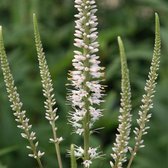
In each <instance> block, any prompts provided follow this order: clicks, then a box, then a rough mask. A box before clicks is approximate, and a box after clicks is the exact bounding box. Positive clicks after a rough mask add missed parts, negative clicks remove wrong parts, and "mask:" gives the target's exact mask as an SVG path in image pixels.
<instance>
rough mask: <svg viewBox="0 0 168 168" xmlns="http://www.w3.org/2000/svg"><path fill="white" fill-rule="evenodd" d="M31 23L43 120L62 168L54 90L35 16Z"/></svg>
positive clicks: (60, 138)
mask: <svg viewBox="0 0 168 168" xmlns="http://www.w3.org/2000/svg"><path fill="white" fill-rule="evenodd" d="M33 23H34V36H35V43H36V50H37V55H38V61H39V68H40V75H41V79H42V87H43V95H44V96H45V98H46V100H45V102H44V104H45V109H46V113H45V115H46V116H45V118H46V119H47V120H48V121H49V123H50V125H51V128H52V133H53V138H50V142H51V143H54V145H55V150H56V154H57V159H58V165H59V168H62V160H61V154H60V147H59V143H60V142H61V141H62V140H63V138H62V137H59V138H58V137H57V127H56V125H55V121H56V120H57V119H58V116H57V115H56V111H57V108H54V106H55V104H56V101H55V98H54V94H53V90H54V89H53V85H52V79H51V75H50V72H49V68H48V65H47V61H46V59H45V54H44V52H43V47H42V43H41V39H40V34H39V30H38V25H37V19H36V16H35V14H34V15H33Z"/></svg>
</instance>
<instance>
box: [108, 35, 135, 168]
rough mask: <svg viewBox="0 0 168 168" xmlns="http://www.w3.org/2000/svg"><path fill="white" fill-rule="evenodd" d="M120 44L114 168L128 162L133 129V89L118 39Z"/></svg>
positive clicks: (121, 44)
mask: <svg viewBox="0 0 168 168" xmlns="http://www.w3.org/2000/svg"><path fill="white" fill-rule="evenodd" d="M118 44H119V49H120V57H121V74H122V80H121V107H120V116H119V118H118V120H119V122H120V123H119V126H118V129H117V130H118V132H119V133H118V134H117V135H116V142H115V143H114V147H113V148H112V149H113V152H114V153H112V154H111V156H112V157H113V159H114V163H113V162H110V165H111V167H112V168H122V164H123V163H124V162H125V161H126V153H127V151H128V141H129V139H130V136H129V135H130V127H131V118H132V115H131V114H130V111H131V88H130V81H129V70H128V67H127V60H126V55H125V50H124V45H123V42H122V40H121V38H120V37H118Z"/></svg>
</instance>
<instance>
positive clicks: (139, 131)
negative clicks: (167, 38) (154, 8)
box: [127, 13, 161, 168]
mask: <svg viewBox="0 0 168 168" xmlns="http://www.w3.org/2000/svg"><path fill="white" fill-rule="evenodd" d="M160 48H161V39H160V23H159V16H158V14H157V13H155V45H154V52H153V58H152V63H151V67H150V72H149V75H148V80H147V81H146V85H145V94H144V95H143V97H142V105H141V106H140V109H141V110H140V111H139V119H137V123H138V127H136V128H135V129H134V133H135V146H134V149H133V151H132V153H131V158H130V160H129V163H128V166H127V168H130V167H131V164H132V161H133V159H134V157H135V155H136V153H137V150H138V149H139V148H142V147H144V144H143V142H144V141H143V140H142V136H143V135H145V134H147V130H148V129H149V127H148V126H146V124H147V123H148V122H149V120H150V118H151V113H149V110H150V109H151V108H153V101H152V100H153V97H154V93H155V87H156V80H157V77H158V72H157V71H158V69H159V63H160Z"/></svg>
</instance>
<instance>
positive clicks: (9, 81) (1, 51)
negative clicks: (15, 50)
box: [0, 26, 44, 168]
mask: <svg viewBox="0 0 168 168" xmlns="http://www.w3.org/2000/svg"><path fill="white" fill-rule="evenodd" d="M0 60H1V68H2V71H3V76H4V81H5V85H6V90H7V93H8V97H9V101H10V102H11V108H12V110H13V111H14V116H15V117H16V119H15V120H16V122H17V123H18V125H17V127H18V128H20V129H21V130H22V133H21V136H22V137H23V138H25V139H27V140H28V142H29V146H27V148H28V149H30V150H31V154H29V156H30V157H33V158H34V159H36V160H37V162H38V165H39V167H40V168H43V166H42V163H41V160H40V158H41V157H42V156H43V155H44V152H41V151H39V150H38V149H37V147H38V141H36V135H35V132H33V131H31V128H32V125H30V124H29V119H28V118H27V117H26V111H25V110H22V102H21V101H20V96H19V94H18V92H17V88H16V86H15V85H14V79H13V76H12V74H11V71H10V68H9V63H8V60H7V56H6V52H5V48H4V43H3V37H2V27H1V26H0ZM35 141H36V142H35Z"/></svg>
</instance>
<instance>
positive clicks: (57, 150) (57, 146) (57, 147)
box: [51, 122, 62, 168]
mask: <svg viewBox="0 0 168 168" xmlns="http://www.w3.org/2000/svg"><path fill="white" fill-rule="evenodd" d="M51 127H52V133H53V137H54V139H55V140H56V139H57V134H56V131H55V123H54V122H53V123H52V125H51ZM54 145H55V150H56V153H57V160H58V165H59V168H62V160H61V153H60V147H59V143H54Z"/></svg>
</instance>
